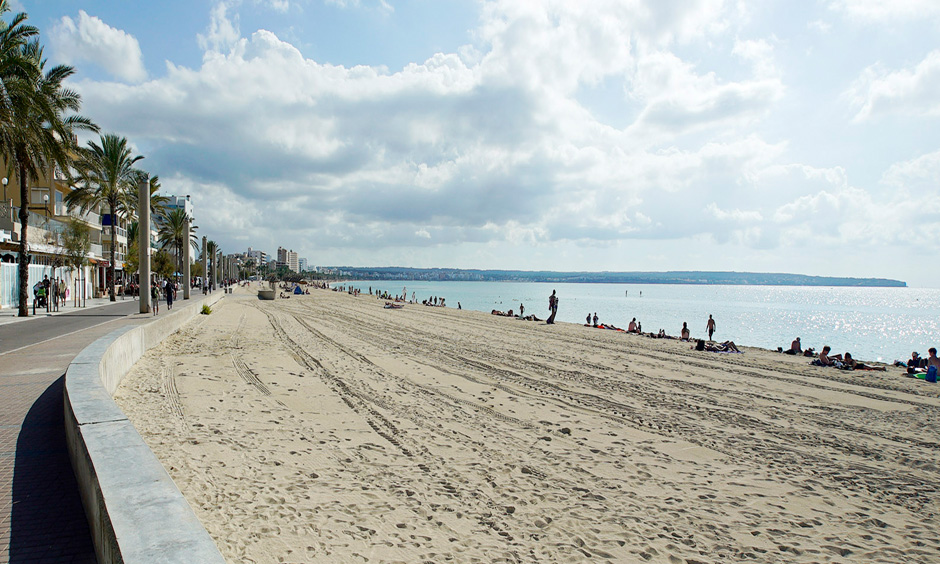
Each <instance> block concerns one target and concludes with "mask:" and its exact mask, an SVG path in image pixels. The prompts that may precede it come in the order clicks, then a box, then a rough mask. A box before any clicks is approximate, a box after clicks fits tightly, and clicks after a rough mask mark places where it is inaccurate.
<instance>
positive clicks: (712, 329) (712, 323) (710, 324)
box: [705, 313, 715, 341]
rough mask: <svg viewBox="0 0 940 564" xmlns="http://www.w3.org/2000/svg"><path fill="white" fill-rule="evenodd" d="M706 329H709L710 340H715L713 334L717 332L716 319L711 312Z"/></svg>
mask: <svg viewBox="0 0 940 564" xmlns="http://www.w3.org/2000/svg"><path fill="white" fill-rule="evenodd" d="M705 330H706V331H708V340H709V341H714V339H712V335H714V334H715V320H714V318H712V314H710V313H709V314H708V323H706V324H705Z"/></svg>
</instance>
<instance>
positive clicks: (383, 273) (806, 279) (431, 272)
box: [320, 266, 907, 288]
mask: <svg viewBox="0 0 940 564" xmlns="http://www.w3.org/2000/svg"><path fill="white" fill-rule="evenodd" d="M320 270H321V272H323V271H328V272H331V273H332V274H338V275H341V276H343V277H344V278H354V279H357V280H433V281H480V282H556V283H561V282H573V283H601V284H702V285H707V284H726V285H740V286H841V287H853V286H855V287H872V288H874V287H881V288H905V287H907V282H903V281H901V280H890V279H887V278H842V277H836V276H807V275H804V274H785V273H778V272H706V271H701V272H700V271H682V270H674V271H668V272H553V271H549V270H538V271H527V270H464V269H459V268H409V267H399V266H387V267H354V266H335V267H321V269H320Z"/></svg>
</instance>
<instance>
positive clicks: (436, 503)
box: [115, 289, 940, 564]
mask: <svg viewBox="0 0 940 564" xmlns="http://www.w3.org/2000/svg"><path fill="white" fill-rule="evenodd" d="M312 292H313V293H312V295H309V296H293V297H291V298H290V299H283V300H276V301H259V300H257V299H256V298H255V297H254V294H253V292H252V293H247V292H246V290H244V289H239V290H238V291H237V292H236V293H235V294H234V295H232V296H228V297H226V299H225V300H223V302H221V303H220V304H219V306H218V307H217V308H215V310H214V311H213V312H212V314H211V315H208V316H199V317H198V318H197V319H196V320H195V321H193V322H192V323H190V324H189V325H187V326H186V327H185V328H184V329H183V330H182V331H181V332H179V333H177V334H175V335H173V336H171V337H170V338H168V339H167V340H166V341H165V342H164V343H163V344H162V345H161V346H159V347H157V348H155V349H153V350H151V351H150V352H149V353H148V354H146V355H145V356H144V358H143V359H142V360H141V361H140V362H139V363H138V364H137V365H136V366H135V368H134V370H133V371H132V373H131V374H130V375H129V376H128V378H127V379H125V383H124V384H123V385H122V387H121V389H120V390H119V391H118V394H117V396H116V397H115V399H116V401H117V402H118V404H119V405H120V407H121V408H122V409H123V410H124V411H125V412H126V413H127V415H128V417H130V419H131V420H132V421H133V422H134V424H135V425H136V427H137V428H138V430H139V431H140V433H141V435H142V436H143V438H144V440H145V441H146V442H147V443H148V445H149V446H150V447H151V449H152V450H153V451H154V453H155V454H156V455H157V457H158V458H159V459H160V460H161V462H162V463H163V464H164V466H165V467H166V468H167V470H168V472H169V473H170V475H171V476H172V477H173V479H174V480H175V481H176V483H177V485H178V486H179V488H180V490H181V491H182V492H183V494H184V495H185V496H186V498H187V499H188V500H189V502H190V504H191V505H192V506H193V509H194V510H195V512H196V514H197V516H198V517H199V518H200V519H201V520H202V522H203V524H204V525H205V527H206V529H207V530H208V531H209V533H210V534H211V535H212V536H213V538H214V539H215V540H216V543H217V544H218V546H219V548H220V550H221V552H222V554H223V555H224V556H225V558H226V559H227V560H228V561H229V562H231V563H233V564H234V563H242V562H252V563H280V562H288V563H292V562H370V563H373V562H400V563H414V562H433V563H438V562H480V563H483V562H533V563H534V562H584V561H610V562H647V561H648V562H666V563H671V564H680V563H681V564H696V563H712V562H714V563H718V562H798V563H802V562H806V563H809V562H860V561H867V562H893V563H897V562H925V563H926V562H937V561H940V525H938V513H940V462H938V461H940V387H938V386H937V385H934V384H927V383H925V382H923V381H921V380H913V379H909V378H906V377H903V376H902V375H901V370H900V369H894V368H889V370H888V372H887V373H882V372H846V371H841V370H836V369H827V368H820V367H815V366H810V364H809V361H808V359H805V358H802V357H790V356H787V355H782V354H777V353H774V352H769V351H764V350H758V349H751V348H742V350H744V354H719V353H709V352H696V351H692V350H690V349H689V345H688V344H687V343H680V342H678V341H674V340H659V339H650V338H647V337H642V336H637V335H628V334H624V333H618V332H615V331H606V330H600V329H593V328H587V327H583V326H580V325H574V324H557V325H545V324H544V322H542V323H539V322H527V321H522V320H517V319H511V318H505V317H497V316H491V315H488V314H485V313H480V312H472V311H457V310H455V309H453V308H434V307H424V306H421V305H407V306H405V307H404V308H403V309H400V310H386V309H383V307H382V305H383V303H384V302H382V301H379V300H376V299H375V298H373V297H371V296H368V295H366V296H359V297H352V296H349V295H346V294H343V293H338V292H330V291H323V290H314V291H312ZM161 311H163V310H161ZM162 314H163V313H161V315H162ZM623 325H626V323H625V322H624V323H623ZM739 344H740V343H739Z"/></svg>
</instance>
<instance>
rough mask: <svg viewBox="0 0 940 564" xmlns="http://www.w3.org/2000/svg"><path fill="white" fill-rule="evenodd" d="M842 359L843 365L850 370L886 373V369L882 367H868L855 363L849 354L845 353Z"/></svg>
mask: <svg viewBox="0 0 940 564" xmlns="http://www.w3.org/2000/svg"><path fill="white" fill-rule="evenodd" d="M843 358H844V359H845V360H844V361H843V363H844V364H845V365H846V366H848V367H849V368H851V369H852V370H880V371H881V372H887V369H886V368H885V367H884V366H868V365H867V364H862V363H861V362H858V361H856V360H855V359H854V358H852V354H851V353H845V355H844V356H843Z"/></svg>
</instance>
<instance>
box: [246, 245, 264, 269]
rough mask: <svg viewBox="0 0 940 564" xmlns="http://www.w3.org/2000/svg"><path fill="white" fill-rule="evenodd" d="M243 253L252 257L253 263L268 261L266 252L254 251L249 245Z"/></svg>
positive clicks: (260, 263) (259, 263)
mask: <svg viewBox="0 0 940 564" xmlns="http://www.w3.org/2000/svg"><path fill="white" fill-rule="evenodd" d="M245 255H247V256H248V258H250V259H253V260H254V261H255V264H257V265H259V266H260V265H262V264H265V263H266V262H268V253H266V252H264V251H256V250H254V249H252V248H251V247H248V252H247V253H245Z"/></svg>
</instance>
